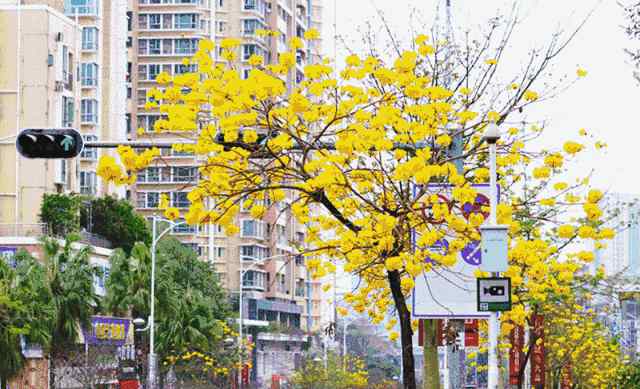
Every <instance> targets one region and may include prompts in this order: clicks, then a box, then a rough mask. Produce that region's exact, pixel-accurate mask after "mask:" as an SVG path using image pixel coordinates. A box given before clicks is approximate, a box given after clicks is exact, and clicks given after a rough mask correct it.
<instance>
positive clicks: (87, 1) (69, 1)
mask: <svg viewBox="0 0 640 389" xmlns="http://www.w3.org/2000/svg"><path fill="white" fill-rule="evenodd" d="M99 9H100V7H99V0H65V2H64V13H65V14H67V15H71V16H72V15H76V14H78V15H97V14H98V10H99Z"/></svg>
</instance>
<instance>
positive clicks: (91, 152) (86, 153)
mask: <svg viewBox="0 0 640 389" xmlns="http://www.w3.org/2000/svg"><path fill="white" fill-rule="evenodd" d="M82 139H83V140H84V141H85V142H95V141H97V140H98V137H97V136H95V135H82ZM80 158H82V159H88V160H91V161H96V160H97V159H98V149H96V148H95V147H85V148H84V149H82V153H80Z"/></svg>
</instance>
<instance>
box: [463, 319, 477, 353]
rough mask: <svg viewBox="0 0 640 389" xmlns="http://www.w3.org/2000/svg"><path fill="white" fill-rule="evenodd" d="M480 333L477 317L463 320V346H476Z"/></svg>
mask: <svg viewBox="0 0 640 389" xmlns="http://www.w3.org/2000/svg"><path fill="white" fill-rule="evenodd" d="M479 344H480V334H479V332H478V319H467V320H465V321H464V347H478V346H479Z"/></svg>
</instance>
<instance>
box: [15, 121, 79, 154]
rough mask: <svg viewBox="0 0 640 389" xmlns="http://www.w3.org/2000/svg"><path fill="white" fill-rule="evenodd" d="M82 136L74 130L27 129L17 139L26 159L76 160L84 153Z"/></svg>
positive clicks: (18, 147) (18, 148)
mask: <svg viewBox="0 0 640 389" xmlns="http://www.w3.org/2000/svg"><path fill="white" fill-rule="evenodd" d="M83 147H84V142H83V141H82V135H80V133H79V132H78V131H76V130H74V129H73V128H42V129H36V128H27V129H24V130H22V131H21V132H20V134H19V135H18V137H17V139H16V149H17V150H18V152H19V153H20V154H21V155H22V156H23V157H25V158H47V159H53V158H64V159H66V158H74V157H76V156H78V155H79V154H80V153H81V152H82V148H83Z"/></svg>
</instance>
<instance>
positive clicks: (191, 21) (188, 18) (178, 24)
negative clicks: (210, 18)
mask: <svg viewBox="0 0 640 389" xmlns="http://www.w3.org/2000/svg"><path fill="white" fill-rule="evenodd" d="M174 20H175V25H174V27H175V28H176V29H177V30H185V29H194V28H196V26H197V25H198V24H197V23H198V20H197V17H196V14H176V15H174Z"/></svg>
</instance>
